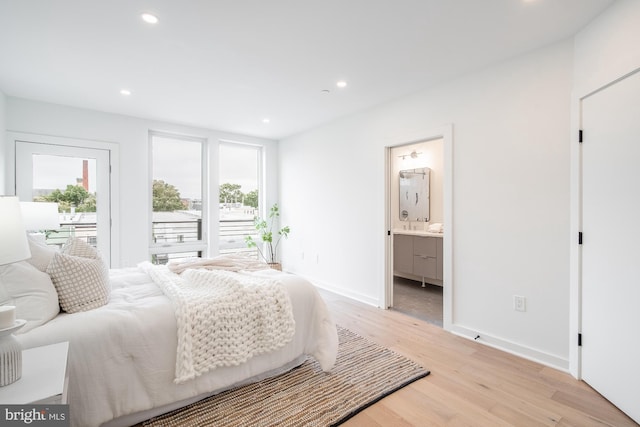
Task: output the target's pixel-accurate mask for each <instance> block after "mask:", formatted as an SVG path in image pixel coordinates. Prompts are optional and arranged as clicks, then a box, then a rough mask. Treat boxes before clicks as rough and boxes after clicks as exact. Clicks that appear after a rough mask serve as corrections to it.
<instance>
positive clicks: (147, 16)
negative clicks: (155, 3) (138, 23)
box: [140, 13, 158, 24]
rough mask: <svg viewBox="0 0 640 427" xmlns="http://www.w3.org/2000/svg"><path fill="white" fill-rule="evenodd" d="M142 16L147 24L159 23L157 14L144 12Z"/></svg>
mask: <svg viewBox="0 0 640 427" xmlns="http://www.w3.org/2000/svg"><path fill="white" fill-rule="evenodd" d="M140 17H141V18H142V20H143V21H144V22H146V23H147V24H157V23H158V17H157V16H156V15H153V14H151V13H143V14H142V15H140Z"/></svg>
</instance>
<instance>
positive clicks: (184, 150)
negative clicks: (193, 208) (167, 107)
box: [153, 136, 258, 199]
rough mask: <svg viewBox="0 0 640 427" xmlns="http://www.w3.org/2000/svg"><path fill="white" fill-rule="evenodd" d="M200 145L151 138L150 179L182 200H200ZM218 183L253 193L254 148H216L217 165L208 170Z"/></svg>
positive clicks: (255, 157)
mask: <svg viewBox="0 0 640 427" xmlns="http://www.w3.org/2000/svg"><path fill="white" fill-rule="evenodd" d="M200 150H201V145H200V143H199V142H196V141H187V140H177V139H173V138H166V137H160V136H154V137H153V178H154V179H162V180H163V181H165V182H167V183H169V184H171V185H173V186H175V187H176V188H177V189H178V190H179V191H180V196H181V197H182V198H188V199H201V198H202V195H201V188H200V174H201V170H202V169H201V161H200V159H201V154H200ZM212 171H213V173H219V177H220V183H221V184H224V183H231V184H240V185H241V186H242V188H241V191H242V192H243V193H248V192H249V191H252V190H255V189H257V184H258V157H257V151H256V148H255V147H251V146H244V145H240V144H220V151H219V162H218V164H216V165H214V168H212Z"/></svg>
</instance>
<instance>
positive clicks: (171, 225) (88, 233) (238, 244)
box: [46, 219, 258, 264]
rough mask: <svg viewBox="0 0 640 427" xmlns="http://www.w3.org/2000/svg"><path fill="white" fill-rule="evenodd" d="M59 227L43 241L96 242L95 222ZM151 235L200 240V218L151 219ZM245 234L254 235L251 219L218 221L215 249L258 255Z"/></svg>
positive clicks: (163, 257)
mask: <svg viewBox="0 0 640 427" xmlns="http://www.w3.org/2000/svg"><path fill="white" fill-rule="evenodd" d="M60 226H61V227H60V229H58V230H56V231H53V232H50V233H48V236H47V239H46V242H47V244H49V245H57V246H62V245H63V244H64V243H65V242H66V241H67V240H68V239H69V237H76V238H79V239H82V240H84V241H85V242H87V243H88V244H90V245H92V246H94V247H95V246H96V243H97V229H96V224H95V223H61V224H60ZM152 235H153V239H154V242H155V243H167V244H172V243H188V242H197V241H199V240H201V239H202V220H201V219H196V220H193V221H186V220H185V221H154V222H153V223H152ZM246 236H253V238H254V239H256V238H257V233H256V229H255V227H254V225H253V220H221V221H220V239H219V242H218V249H219V252H220V254H231V253H247V254H250V255H253V256H256V257H257V256H258V252H257V250H256V248H248V247H247V244H246V243H245V238H246ZM201 255H202V253H201V252H194V251H190V252H174V253H161V254H154V255H153V257H152V258H153V262H154V263H157V264H166V263H167V262H168V261H169V260H179V259H186V258H192V257H196V256H201Z"/></svg>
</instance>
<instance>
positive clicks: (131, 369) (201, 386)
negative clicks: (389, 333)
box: [18, 268, 338, 427]
mask: <svg viewBox="0 0 640 427" xmlns="http://www.w3.org/2000/svg"><path fill="white" fill-rule="evenodd" d="M252 274H255V275H267V276H269V277H274V276H277V277H278V279H280V280H281V281H282V283H283V284H284V286H285V288H286V289H287V292H288V293H289V296H290V298H291V303H292V306H293V314H294V318H295V322H296V333H295V335H294V337H293V339H292V341H291V342H289V343H288V344H287V345H285V346H284V347H282V348H280V349H278V350H276V351H274V352H271V353H266V354H261V355H258V356H255V357H253V358H252V359H250V360H249V361H248V362H247V363H245V364H242V365H239V366H235V367H219V368H216V369H215V370H213V371H211V372H208V373H206V374H203V375H202V376H199V377H197V378H195V379H194V380H192V381H187V382H184V383H181V384H174V382H173V380H174V374H175V363H176V347H177V332H176V318H175V315H174V309H173V307H172V306H171V303H170V301H169V299H167V297H165V296H164V295H163V293H162V291H161V290H160V289H159V288H158V287H157V286H156V285H155V284H154V283H153V282H152V281H151V279H150V278H149V276H148V275H147V274H146V273H143V272H142V271H140V270H139V269H137V268H130V269H120V270H111V272H110V275H111V282H112V292H111V300H110V302H109V303H108V304H107V305H106V306H104V307H101V308H98V309H95V310H91V311H87V312H81V313H74V314H66V313H61V314H60V315H58V316H57V317H56V318H54V319H53V320H51V321H50V322H48V323H46V324H44V325H42V326H40V327H37V328H35V329H33V330H31V331H29V332H27V333H25V334H22V335H18V340H19V341H20V342H21V343H22V345H23V347H24V348H31V347H36V346H41V345H46V344H52V343H56V342H60V341H69V389H68V403H69V405H70V413H71V425H72V426H76V427H92V426H99V425H101V424H103V423H106V422H108V421H110V420H114V419H117V418H118V417H127V416H128V417H127V418H126V419H127V422H129V423H132V422H137V421H141V420H143V419H145V418H147V417H148V416H149V415H150V414H152V413H154V412H157V411H151V412H149V410H153V408H161V407H165V408H167V405H171V404H172V403H175V402H181V401H184V400H186V399H193V398H195V397H197V396H201V395H204V394H211V392H215V391H219V390H224V389H227V388H229V387H230V386H231V385H233V384H236V383H239V382H243V381H246V380H247V379H250V378H254V377H260V376H261V375H262V376H263V375H264V374H265V373H267V372H271V371H274V372H276V371H277V370H278V369H279V368H281V367H283V366H285V367H286V368H291V367H292V366H294V363H299V362H300V361H301V360H302V359H301V357H300V356H301V355H304V354H308V355H311V356H313V357H315V358H316V359H317V360H318V361H319V363H320V366H321V367H322V369H323V370H330V369H331V368H332V367H333V364H334V362H335V357H336V353H337V348H338V338H337V333H336V328H335V324H334V322H333V320H332V319H331V316H330V314H329V312H328V310H327V308H326V305H325V304H324V301H323V300H322V299H321V297H320V296H319V294H318V293H317V291H316V290H315V288H314V287H313V286H312V285H311V284H310V283H309V282H307V281H305V280H304V279H301V278H299V277H297V276H292V275H288V274H283V273H279V272H276V271H274V270H265V271H264V272H255V273H252ZM280 370H282V369H280ZM143 411H146V412H144V413H143V414H142V415H141V416H142V418H140V417H138V418H136V417H135V416H134V417H131V416H130V414H136V413H139V412H143ZM116 422H117V420H116Z"/></svg>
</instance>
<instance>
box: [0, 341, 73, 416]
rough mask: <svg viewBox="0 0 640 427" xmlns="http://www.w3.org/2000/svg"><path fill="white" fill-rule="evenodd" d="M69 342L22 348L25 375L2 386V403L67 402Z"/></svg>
mask: <svg viewBox="0 0 640 427" xmlns="http://www.w3.org/2000/svg"><path fill="white" fill-rule="evenodd" d="M68 353H69V343H68V342H66V341H65V342H61V343H57V344H51V345H45V346H42V347H35V348H30V349H28V350H23V351H22V377H21V378H20V379H19V380H18V381H16V382H14V383H13V384H9V385H7V386H4V387H0V404H5V405H24V404H27V403H38V404H66V403H67V386H68V384H69V377H68V373H67V355H68Z"/></svg>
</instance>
